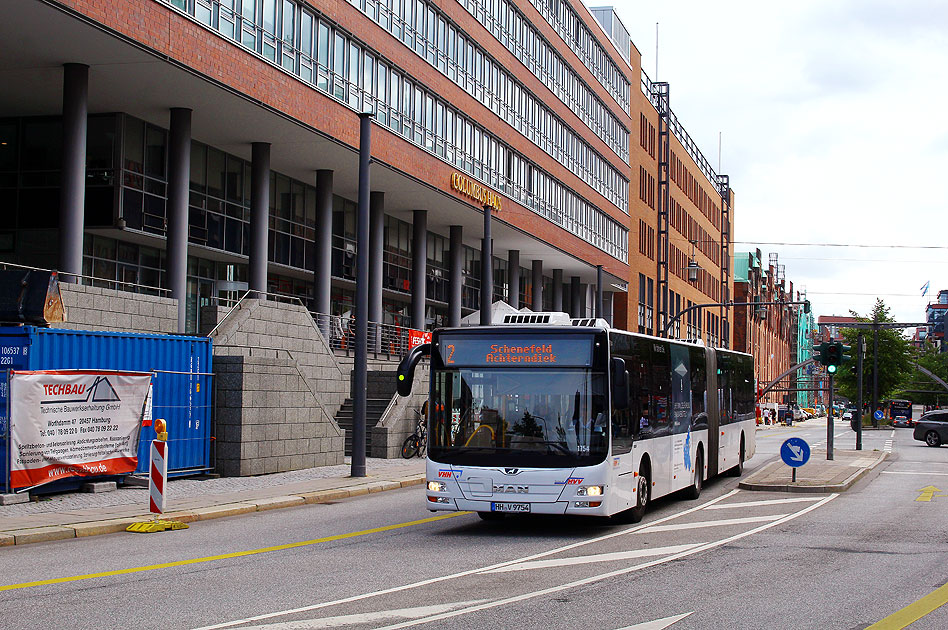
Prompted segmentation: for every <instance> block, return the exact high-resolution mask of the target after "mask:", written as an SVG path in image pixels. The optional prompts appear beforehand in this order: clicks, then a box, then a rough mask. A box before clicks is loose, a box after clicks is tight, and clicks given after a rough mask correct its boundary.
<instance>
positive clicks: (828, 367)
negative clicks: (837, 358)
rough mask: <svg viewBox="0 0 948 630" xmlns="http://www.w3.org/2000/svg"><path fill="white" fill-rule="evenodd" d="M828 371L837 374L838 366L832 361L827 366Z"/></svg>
mask: <svg viewBox="0 0 948 630" xmlns="http://www.w3.org/2000/svg"><path fill="white" fill-rule="evenodd" d="M826 371H827V372H829V373H830V374H836V366H835V365H833V364H832V363H831V364H829V365H827V366H826Z"/></svg>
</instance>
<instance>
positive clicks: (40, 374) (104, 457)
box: [10, 370, 151, 488]
mask: <svg viewBox="0 0 948 630" xmlns="http://www.w3.org/2000/svg"><path fill="white" fill-rule="evenodd" d="M150 385H151V374H148V373H141V372H113V371H107V370H46V371H37V372H26V371H13V372H12V377H11V379H10V420H11V422H10V425H11V426H10V438H11V453H10V485H11V486H12V487H13V488H26V487H33V486H38V485H42V484H45V483H49V482H50V481H55V480H57V479H62V478H64V477H90V476H101V475H121V474H127V473H132V472H134V471H135V469H136V468H137V466H138V454H137V453H138V437H139V434H140V433H141V426H142V415H143V412H144V409H145V402H146V396H147V394H148V389H149V386H150Z"/></svg>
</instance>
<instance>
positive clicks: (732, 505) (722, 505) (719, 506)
mask: <svg viewBox="0 0 948 630" xmlns="http://www.w3.org/2000/svg"><path fill="white" fill-rule="evenodd" d="M822 498H823V497H797V498H794V499H768V500H766V501H744V502H742V503H718V504H717V505H709V506H708V507H706V508H704V509H706V510H727V509H730V508H746V507H757V506H759V505H780V504H781V503H803V502H806V501H809V502H815V501H819V500H821V499H822Z"/></svg>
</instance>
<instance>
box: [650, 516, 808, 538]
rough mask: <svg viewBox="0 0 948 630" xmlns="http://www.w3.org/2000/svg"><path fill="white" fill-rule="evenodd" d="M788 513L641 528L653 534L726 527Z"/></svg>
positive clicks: (761, 520) (773, 518) (771, 519)
mask: <svg viewBox="0 0 948 630" xmlns="http://www.w3.org/2000/svg"><path fill="white" fill-rule="evenodd" d="M785 516H789V515H788V514H771V515H768V516H747V517H744V518H725V519H721V520H719V521H698V522H696V523H676V524H674V525H652V526H651V527H646V528H645V529H641V530H639V533H640V534H651V533H653V532H673V531H679V530H682V529H701V528H702V527H724V526H726V525H743V524H744V523H767V522H770V521H776V520H778V519H781V518H783V517H785Z"/></svg>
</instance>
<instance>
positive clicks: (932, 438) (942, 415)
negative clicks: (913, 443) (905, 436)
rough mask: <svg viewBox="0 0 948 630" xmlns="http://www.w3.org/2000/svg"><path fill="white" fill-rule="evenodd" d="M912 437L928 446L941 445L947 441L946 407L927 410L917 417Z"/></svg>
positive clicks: (947, 413) (947, 411) (947, 417)
mask: <svg viewBox="0 0 948 630" xmlns="http://www.w3.org/2000/svg"><path fill="white" fill-rule="evenodd" d="M912 437H914V438H915V439H916V440H919V441H922V442H925V444H928V445H929V446H941V445H942V443H944V442H948V409H940V410H938V411H929V412H928V413H926V414H925V415H923V416H922V417H921V418H919V419H918V422H916V423H915V431H914V432H913V433H912Z"/></svg>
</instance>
